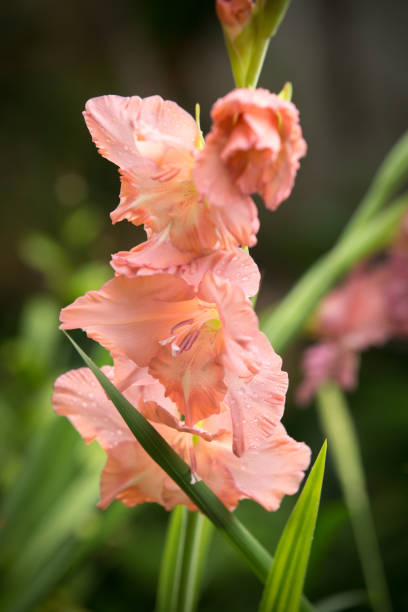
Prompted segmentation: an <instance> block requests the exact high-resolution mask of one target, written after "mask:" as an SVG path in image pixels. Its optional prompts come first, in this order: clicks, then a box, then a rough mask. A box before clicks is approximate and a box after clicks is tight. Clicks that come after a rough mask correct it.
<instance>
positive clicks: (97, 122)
mask: <svg viewBox="0 0 408 612" xmlns="http://www.w3.org/2000/svg"><path fill="white" fill-rule="evenodd" d="M84 117H85V121H86V124H87V126H88V128H89V131H90V132H91V134H92V138H93V141H94V142H95V144H96V145H97V147H98V149H99V152H100V153H101V155H103V156H104V157H106V158H107V159H109V160H110V161H112V162H113V163H115V164H116V165H118V166H119V169H120V173H121V184H122V186H121V193H120V204H119V206H118V207H117V208H116V210H114V211H113V212H112V213H111V218H112V221H113V222H114V223H116V222H117V221H121V220H124V219H127V220H128V221H130V222H132V223H134V224H135V225H140V224H144V225H145V229H146V231H147V233H148V238H149V239H150V240H152V241H153V242H154V247H155V248H156V247H158V246H159V245H160V248H161V249H162V250H163V253H164V254H165V251H166V249H167V251H169V252H168V253H167V257H168V258H169V257H174V259H175V260H177V258H179V259H180V258H181V259H183V260H184V261H188V260H190V259H192V258H193V257H194V256H196V255H201V254H205V253H209V252H211V251H214V250H216V249H230V248H233V247H234V246H237V245H247V246H252V245H253V244H255V243H256V233H257V231H258V228H259V221H258V216H257V210H256V207H255V204H254V203H253V202H252V200H249V201H245V202H237V204H236V206H234V208H233V209H232V208H224V209H222V210H220V209H219V208H216V207H213V206H211V203H208V202H205V201H204V198H202V197H201V195H200V194H199V193H198V191H197V189H196V186H195V184H194V181H193V176H192V171H193V165H194V161H195V156H196V155H197V153H198V147H199V145H200V140H201V134H200V131H199V129H198V126H197V124H196V122H195V121H194V119H193V118H192V117H191V115H189V114H188V113H187V112H186V111H184V110H183V109H181V108H180V107H179V106H178V105H177V104H176V103H175V102H171V101H168V100H162V98H160V96H151V97H149V98H145V99H141V98H139V97H138V96H133V97H130V98H123V97H121V96H101V97H99V98H93V99H91V100H88V102H87V104H86V109H85V112H84ZM147 246H149V244H148V243H147ZM177 250H178V251H181V254H177V253H176V251H177Z"/></svg>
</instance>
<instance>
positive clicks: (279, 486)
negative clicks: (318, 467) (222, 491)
mask: <svg viewBox="0 0 408 612" xmlns="http://www.w3.org/2000/svg"><path fill="white" fill-rule="evenodd" d="M222 461H223V464H224V466H225V467H226V468H227V469H228V470H229V472H230V474H231V476H232V478H233V480H234V483H235V487H236V488H237V490H238V491H239V492H240V493H241V497H249V498H251V499H253V500H255V501H256V502H258V504H260V505H261V506H263V507H264V508H265V509H266V510H269V511H274V510H277V509H278V508H279V505H280V502H281V500H282V497H283V496H284V495H293V494H294V493H296V491H297V490H298V488H299V485H300V483H301V481H302V479H303V476H304V472H305V470H306V469H307V468H308V466H309V463H310V449H309V448H308V446H306V444H303V443H302V442H296V441H295V440H293V439H292V438H290V437H289V436H288V434H287V433H286V431H285V428H284V427H283V426H282V425H280V424H279V425H277V426H276V428H275V431H274V434H273V436H270V437H269V438H268V439H267V440H265V441H264V443H263V444H262V445H261V446H259V447H257V448H255V449H249V450H248V451H247V452H246V453H245V455H244V456H243V457H240V458H238V457H236V456H235V455H233V454H232V453H228V454H227V453H225V454H224V455H223V457H222Z"/></svg>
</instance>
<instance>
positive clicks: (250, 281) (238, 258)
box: [177, 248, 261, 297]
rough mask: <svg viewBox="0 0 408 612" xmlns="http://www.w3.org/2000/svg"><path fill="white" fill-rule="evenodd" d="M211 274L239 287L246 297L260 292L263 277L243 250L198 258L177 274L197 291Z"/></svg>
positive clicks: (236, 249) (220, 252)
mask: <svg viewBox="0 0 408 612" xmlns="http://www.w3.org/2000/svg"><path fill="white" fill-rule="evenodd" d="M207 272H210V273H211V274H213V275H214V276H217V277H219V278H220V279H223V280H226V281H228V282H229V283H231V284H233V285H238V286H239V287H241V289H242V290H243V291H244V293H245V295H246V296H248V297H252V296H253V295H256V294H257V293H258V291H259V283H260V280H261V275H260V273H259V268H258V266H257V265H256V263H255V262H254V260H253V259H252V257H251V256H250V255H249V254H248V253H246V252H245V251H243V250H242V249H239V248H235V249H232V250H229V251H226V250H225V251H221V250H220V251H216V252H215V253H212V254H211V255H206V256H204V257H198V258H196V259H195V260H194V261H192V262H191V263H190V264H189V265H186V266H181V267H180V268H179V269H178V270H177V274H178V275H180V276H181V278H183V279H184V280H185V281H186V282H187V283H188V284H189V285H193V286H194V288H195V289H196V290H197V289H198V287H199V285H200V283H201V281H202V280H203V278H204V276H205V275H206V274H207Z"/></svg>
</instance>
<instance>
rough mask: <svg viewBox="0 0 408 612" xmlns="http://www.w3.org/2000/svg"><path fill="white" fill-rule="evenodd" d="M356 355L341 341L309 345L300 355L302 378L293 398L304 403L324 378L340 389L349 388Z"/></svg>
mask: <svg viewBox="0 0 408 612" xmlns="http://www.w3.org/2000/svg"><path fill="white" fill-rule="evenodd" d="M359 362H360V356H359V353H358V352H357V351H354V350H352V349H350V348H347V347H346V346H344V345H343V344H341V342H322V343H319V344H315V345H313V346H310V347H309V348H307V349H306V350H305V352H304V353H303V357H302V371H303V375H304V380H303V381H302V383H301V384H300V385H299V387H298V388H297V389H296V401H297V402H298V403H299V404H301V405H305V404H308V403H309V402H310V401H311V400H312V399H313V396H314V395H315V393H316V391H317V389H318V388H319V387H320V386H321V385H322V384H324V383H325V382H328V381H333V382H337V383H338V385H339V386H340V387H342V389H345V390H346V391H351V390H352V389H354V388H355V386H356V384H357V371H358V367H359Z"/></svg>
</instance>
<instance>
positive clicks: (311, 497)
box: [259, 442, 327, 612]
mask: <svg viewBox="0 0 408 612" xmlns="http://www.w3.org/2000/svg"><path fill="white" fill-rule="evenodd" d="M326 448H327V443H326V442H324V444H323V446H322V449H321V451H320V453H319V455H318V457H317V459H316V461H315V464H314V466H313V468H312V470H311V472H310V474H309V476H308V479H307V481H306V484H305V486H304V487H303V491H302V493H301V495H300V497H299V499H298V501H297V503H296V506H295V507H294V509H293V511H292V514H291V515H290V517H289V520H288V522H287V524H286V526H285V529H284V530H283V533H282V535H281V538H280V540H279V544H278V548H277V550H276V554H275V560H274V562H273V563H272V566H271V569H270V571H269V575H268V578H267V581H266V585H265V589H264V592H263V596H262V600H261V604H260V607H259V611H260V612H271V611H272V612H289V611H290V612H296V611H297V610H298V609H299V606H300V599H301V594H302V589H303V583H304V580H305V575H306V569H307V562H308V559H309V555H310V549H311V545H312V539H313V533H314V530H315V524H316V519H317V512H318V509H319V503H320V494H321V490H322V484H323V475H324V466H325V460H326Z"/></svg>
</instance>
